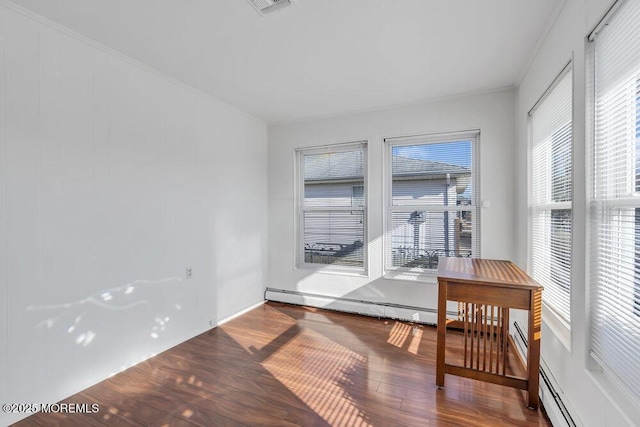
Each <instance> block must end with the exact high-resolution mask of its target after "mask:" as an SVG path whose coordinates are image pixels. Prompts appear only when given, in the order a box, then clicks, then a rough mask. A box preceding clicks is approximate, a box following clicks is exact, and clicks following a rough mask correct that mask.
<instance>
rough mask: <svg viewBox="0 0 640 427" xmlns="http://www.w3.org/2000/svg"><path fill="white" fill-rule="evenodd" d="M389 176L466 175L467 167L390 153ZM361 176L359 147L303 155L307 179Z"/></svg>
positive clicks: (408, 177) (414, 177)
mask: <svg viewBox="0 0 640 427" xmlns="http://www.w3.org/2000/svg"><path fill="white" fill-rule="evenodd" d="M392 167H393V176H394V177H398V178H405V179H412V178H413V179H420V178H422V179H439V178H443V177H445V176H446V175H447V174H448V175H450V176H451V177H459V176H469V175H471V169H470V168H467V167H464V166H458V165H452V164H450V163H443V162H436V161H433V160H423V159H415V158H410V157H403V156H397V155H394V156H393V166H392ZM363 176H364V159H363V152H361V151H345V152H338V153H323V154H310V155H305V157H304V178H305V181H306V182H309V181H353V180H358V179H362V178H363Z"/></svg>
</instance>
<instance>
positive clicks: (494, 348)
mask: <svg viewBox="0 0 640 427" xmlns="http://www.w3.org/2000/svg"><path fill="white" fill-rule="evenodd" d="M447 301H457V302H458V317H457V319H449V320H448V319H447ZM541 302H542V286H540V285H539V284H538V283H537V282H536V281H535V280H533V279H532V278H531V277H529V276H528V275H527V274H526V273H525V272H524V271H522V270H520V268H518V267H517V266H516V265H515V264H513V263H512V262H510V261H496V260H487V259H478V258H440V261H439V263H438V345H437V369H436V384H437V385H438V386H439V387H444V377H445V374H452V375H458V376H462V377H467V378H473V379H477V380H481V381H487V382H491V383H496V384H502V385H506V386H509V387H515V388H518V389H522V390H527V391H528V406H529V407H530V408H532V409H537V408H538V404H539V397H538V386H539V371H540V323H541V316H542V307H541ZM510 308H514V309H521V310H527V311H528V315H529V316H528V317H529V321H528V335H529V344H528V349H527V376H526V378H518V377H514V376H510V375H508V374H507V371H506V365H507V360H508V349H509V340H508V337H509V309H510ZM447 327H455V328H459V329H462V330H463V331H464V338H463V341H464V347H463V348H464V350H463V352H464V354H463V359H464V363H463V365H462V366H460V365H451V364H448V363H446V360H445V348H446V343H445V338H446V332H447Z"/></svg>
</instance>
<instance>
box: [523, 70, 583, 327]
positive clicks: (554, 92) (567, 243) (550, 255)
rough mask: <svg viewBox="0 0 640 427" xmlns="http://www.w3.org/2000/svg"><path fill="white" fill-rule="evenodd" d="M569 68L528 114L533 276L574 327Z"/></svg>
mask: <svg viewBox="0 0 640 427" xmlns="http://www.w3.org/2000/svg"><path fill="white" fill-rule="evenodd" d="M572 74H573V73H572V69H571V65H568V66H567V67H566V68H565V69H564V70H563V71H562V73H560V75H559V76H558V78H557V79H556V80H555V81H554V83H553V84H552V85H551V86H550V87H549V89H548V90H547V91H546V92H545V94H544V95H543V97H542V98H541V99H540V101H538V103H537V104H536V105H535V107H534V108H533V109H532V110H531V112H530V113H529V127H530V140H531V141H530V144H531V151H530V154H529V171H530V174H529V179H530V182H529V189H530V192H529V270H530V273H531V276H532V277H533V278H534V279H535V280H537V281H538V283H540V284H541V285H543V286H544V292H543V295H542V298H543V302H544V303H545V304H546V305H547V306H548V307H549V308H551V309H552V310H553V311H554V312H555V313H557V314H558V315H559V316H560V317H561V318H562V319H563V320H564V321H565V322H566V323H567V324H570V323H571V310H570V295H571V218H572V213H571V209H572V202H571V193H572V173H571V170H572V169H571V166H572V113H573V101H572V97H573V91H572V85H573V77H572Z"/></svg>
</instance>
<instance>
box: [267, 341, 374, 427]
mask: <svg viewBox="0 0 640 427" xmlns="http://www.w3.org/2000/svg"><path fill="white" fill-rule="evenodd" d="M318 353H321V354H323V355H324V356H322V357H319V356H318ZM309 354H315V356H306V355H309ZM366 363H367V359H366V358H365V357H363V356H361V355H359V354H357V353H355V352H353V351H351V350H349V349H346V348H344V347H342V346H341V345H339V344H337V343H335V342H333V341H331V340H330V339H328V338H325V337H324V336H322V335H320V334H318V333H316V332H313V331H309V330H304V331H302V332H300V333H299V334H298V335H296V336H295V337H294V338H292V339H291V340H289V341H288V342H287V343H286V344H285V345H283V346H282V347H280V348H279V349H278V351H276V352H275V353H274V354H273V355H271V356H270V357H269V358H268V359H267V360H265V361H264V362H263V363H262V366H263V367H264V368H265V369H267V370H268V371H269V372H270V373H271V374H272V375H273V376H274V377H275V378H276V379H278V380H279V381H280V382H281V383H282V384H283V385H284V386H286V387H287V388H288V389H289V390H290V391H291V392H292V393H294V394H295V395H296V396H297V397H298V398H299V399H300V400H302V401H303V402H304V403H305V404H306V405H307V406H309V408H311V409H312V410H313V411H314V412H315V413H316V414H318V415H319V416H321V417H322V418H323V419H324V420H325V421H327V422H328V423H329V424H330V425H332V426H368V425H371V424H370V423H369V421H368V420H367V416H366V415H365V414H364V413H362V412H361V411H360V409H359V408H358V404H357V398H356V397H354V396H352V395H350V393H349V389H350V388H355V387H360V388H362V387H363V386H362V385H360V384H354V381H355V382H358V381H362V382H363V383H366V382H367V379H366V378H358V377H355V376H353V375H351V374H352V373H354V372H355V371H357V370H358V369H359V368H361V367H362V366H363V365H365V366H366ZM365 387H366V386H365Z"/></svg>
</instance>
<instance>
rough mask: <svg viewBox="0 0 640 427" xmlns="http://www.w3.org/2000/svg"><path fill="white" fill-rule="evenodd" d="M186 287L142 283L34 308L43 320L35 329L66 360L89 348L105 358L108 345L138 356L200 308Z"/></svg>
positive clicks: (178, 282) (174, 282)
mask: <svg viewBox="0 0 640 427" xmlns="http://www.w3.org/2000/svg"><path fill="white" fill-rule="evenodd" d="M182 282H183V279H181V278H179V277H167V278H164V279H158V280H151V279H138V280H135V281H133V282H131V283H127V284H126V285H123V286H118V287H114V288H110V289H106V290H104V291H101V292H98V293H96V294H93V295H90V296H88V297H86V298H83V299H80V300H77V301H72V302H66V303H60V304H49V305H30V306H27V307H26V310H27V311H29V312H34V313H35V314H36V318H40V319H41V320H39V321H37V323H36V324H35V326H34V328H35V329H36V331H38V333H39V334H40V336H41V337H47V338H45V341H44V343H43V346H44V347H45V350H46V346H47V344H51V342H52V340H53V341H55V345H56V347H57V350H59V351H61V353H60V354H62V355H73V354H76V353H77V350H76V349H77V348H85V349H87V351H90V353H92V354H95V355H96V356H97V357H98V358H99V354H98V353H100V349H104V348H105V346H107V347H112V346H116V347H118V348H120V349H122V352H123V353H124V354H127V353H129V354H133V355H135V354H140V350H141V349H142V350H146V349H147V348H148V347H149V344H150V342H151V341H154V340H158V339H159V338H160V337H161V335H162V334H164V333H167V332H168V331H169V329H170V327H171V325H172V323H173V322H174V321H175V320H176V318H177V317H178V316H179V314H180V313H181V312H183V311H185V310H191V309H192V308H193V307H195V303H194V301H191V298H190V297H189V295H190V294H191V293H189V292H185V291H184V289H185V287H184V284H183V283H182ZM92 347H97V348H96V349H94V350H92V351H91V348H92ZM49 350H54V349H49ZM106 353H107V356H108V352H106ZM147 357H148V356H147ZM145 358H146V357H145ZM125 360H126V359H125ZM125 367H126V366H124V365H123V366H121V369H124V368H125Z"/></svg>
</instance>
